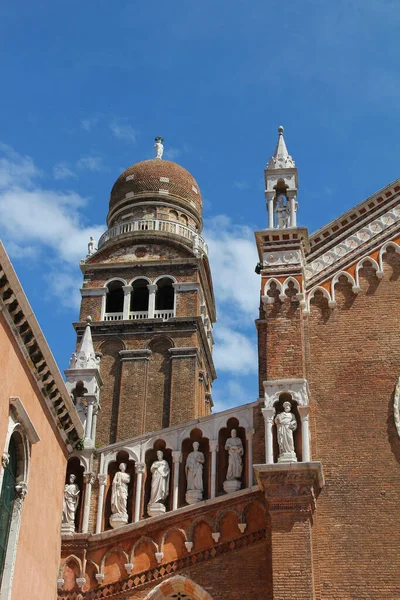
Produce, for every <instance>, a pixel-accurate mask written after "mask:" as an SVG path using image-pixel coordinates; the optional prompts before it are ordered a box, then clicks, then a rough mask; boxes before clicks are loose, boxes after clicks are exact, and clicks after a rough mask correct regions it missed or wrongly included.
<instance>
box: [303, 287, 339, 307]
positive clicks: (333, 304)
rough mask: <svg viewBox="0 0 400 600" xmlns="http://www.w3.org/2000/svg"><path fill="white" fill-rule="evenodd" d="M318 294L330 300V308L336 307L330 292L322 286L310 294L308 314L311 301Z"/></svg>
mask: <svg viewBox="0 0 400 600" xmlns="http://www.w3.org/2000/svg"><path fill="white" fill-rule="evenodd" d="M316 292H321V293H322V295H323V297H324V298H326V299H327V300H328V306H329V308H334V307H335V306H336V302H334V301H332V298H331V295H330V293H329V292H328V290H327V289H326V288H324V287H322V286H320V285H317V286H315V287H314V288H313V289H312V290H311V291H310V292H309V294H308V299H307V312H310V305H311V300H312V299H313V298H314V296H315V293H316Z"/></svg>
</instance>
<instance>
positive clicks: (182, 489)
mask: <svg viewBox="0 0 400 600" xmlns="http://www.w3.org/2000/svg"><path fill="white" fill-rule="evenodd" d="M193 442H199V451H200V452H202V453H203V454H204V464H203V500H206V499H207V498H209V492H210V483H211V481H210V478H211V464H210V463H211V452H210V445H209V439H208V438H206V437H203V433H202V431H201V430H200V429H197V428H194V429H192V431H191V432H190V436H189V437H188V438H186V439H184V440H183V442H182V462H181V464H180V473H179V506H185V505H186V504H187V502H186V499H185V495H186V487H187V481H186V469H185V468H186V460H187V457H188V455H189V454H190V452H192V451H193Z"/></svg>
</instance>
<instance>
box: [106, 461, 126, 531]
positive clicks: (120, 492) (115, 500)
mask: <svg viewBox="0 0 400 600" xmlns="http://www.w3.org/2000/svg"><path fill="white" fill-rule="evenodd" d="M126 466H127V465H126V463H121V464H120V465H119V471H117V472H116V473H115V475H114V479H113V482H112V488H111V512H112V515H111V517H110V525H111V527H113V528H114V529H115V528H117V527H121V526H122V525H125V524H126V523H127V522H128V512H127V503H128V484H129V482H130V480H131V476H130V475H129V474H128V473H126Z"/></svg>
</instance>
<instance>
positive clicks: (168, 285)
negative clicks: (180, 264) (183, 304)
mask: <svg viewBox="0 0 400 600" xmlns="http://www.w3.org/2000/svg"><path fill="white" fill-rule="evenodd" d="M174 313H175V290H174V287H173V281H172V279H170V278H169V277H163V278H162V279H159V280H158V281H157V292H156V310H155V317H158V318H160V317H161V318H162V319H169V318H170V317H173V316H175V315H174Z"/></svg>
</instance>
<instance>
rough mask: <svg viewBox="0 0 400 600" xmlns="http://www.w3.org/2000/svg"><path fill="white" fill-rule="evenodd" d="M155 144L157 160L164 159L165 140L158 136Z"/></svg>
mask: <svg viewBox="0 0 400 600" xmlns="http://www.w3.org/2000/svg"><path fill="white" fill-rule="evenodd" d="M154 141H155V144H154V148H155V149H156V153H157V154H156V158H162V155H163V152H164V146H163V141H164V138H163V137H160V136H157V137H156V138H155V139H154Z"/></svg>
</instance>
